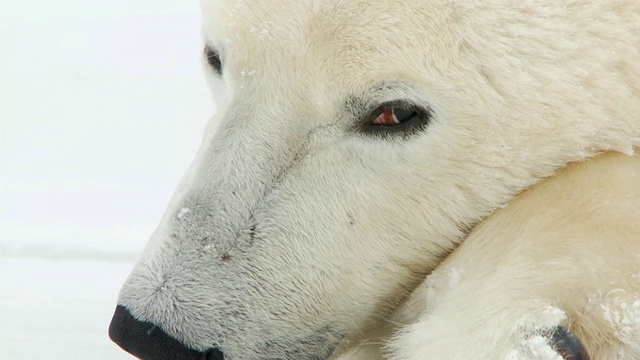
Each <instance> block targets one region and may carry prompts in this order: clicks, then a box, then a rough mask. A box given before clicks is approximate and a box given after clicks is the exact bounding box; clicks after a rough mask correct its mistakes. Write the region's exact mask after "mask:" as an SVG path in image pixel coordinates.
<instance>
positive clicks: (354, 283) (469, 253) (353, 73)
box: [119, 0, 640, 359]
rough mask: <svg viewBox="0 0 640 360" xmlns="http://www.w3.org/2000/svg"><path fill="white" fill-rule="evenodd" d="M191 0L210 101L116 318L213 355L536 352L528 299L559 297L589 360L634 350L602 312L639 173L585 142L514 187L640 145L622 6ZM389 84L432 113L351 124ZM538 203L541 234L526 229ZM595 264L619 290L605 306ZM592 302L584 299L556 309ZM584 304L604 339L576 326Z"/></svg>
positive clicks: (636, 70) (545, 304)
mask: <svg viewBox="0 0 640 360" xmlns="http://www.w3.org/2000/svg"><path fill="white" fill-rule="evenodd" d="M203 10H204V37H205V42H206V43H207V44H209V45H210V46H212V47H215V48H216V49H218V50H219V52H220V54H221V58H222V62H223V64H224V69H223V75H222V76H218V75H216V74H214V72H213V71H208V75H207V76H208V79H209V81H210V83H211V86H212V89H213V93H214V96H215V97H216V100H217V102H218V107H219V111H218V113H217V114H216V116H215V118H214V119H212V121H211V124H210V126H209V127H208V129H207V131H206V134H205V137H204V140H203V145H202V148H201V150H200V152H199V153H198V155H197V157H196V160H195V161H194V164H193V166H192V167H191V169H190V170H189V171H188V173H187V174H186V175H185V177H184V179H183V181H182V182H181V185H180V186H179V188H178V190H177V192H176V195H175V196H174V198H173V200H172V202H171V204H170V206H169V208H168V210H167V213H166V215H165V216H164V218H163V220H162V222H161V224H160V225H159V227H158V230H157V231H156V232H155V234H154V235H153V236H152V238H151V240H150V242H149V245H148V246H147V248H146V250H145V252H144V253H143V255H142V256H141V258H140V261H139V263H138V265H137V266H136V268H135V269H134V271H133V272H132V274H131V276H130V278H129V279H128V280H127V282H126V284H125V285H124V287H123V289H122V292H121V295H120V300H119V302H120V304H121V305H123V306H125V307H127V308H128V309H129V310H130V311H131V313H132V314H133V315H134V316H136V317H137V318H139V319H141V320H145V321H150V322H153V323H155V324H157V325H158V326H160V327H161V328H163V329H164V330H165V331H166V332H167V333H169V334H171V335H172V336H174V337H176V338H177V339H178V340H180V341H182V342H183V343H185V344H186V345H188V346H189V347H192V348H194V349H197V350H204V349H208V348H210V347H213V346H218V347H220V348H221V349H222V350H223V351H224V352H225V355H226V356H227V358H229V359H253V358H286V359H311V358H326V357H327V356H329V355H330V354H331V353H332V352H333V351H334V349H335V348H336V346H338V345H339V344H341V345H342V346H341V349H342V350H344V354H345V355H344V356H345V358H348V357H352V356H360V355H363V354H366V355H364V356H373V355H372V354H380V345H384V348H383V350H382V351H383V353H384V354H385V356H388V357H390V358H396V359H422V358H427V357H428V358H431V359H449V358H451V359H464V358H470V359H471V358H493V354H504V356H505V357H506V356H508V355H509V356H510V354H511V355H513V356H516V353H514V351H516V352H517V354H524V355H522V356H528V355H526V354H525V353H526V352H527V351H529V352H530V353H531V354H532V353H534V352H536V351H537V352H539V353H540V354H544V347H540V346H538V345H540V344H539V339H538V338H537V337H538V336H544V335H545V331H546V329H547V328H548V326H541V325H540V324H539V321H537V320H535V319H537V318H536V317H535V316H534V315H531V314H539V313H541V312H542V313H544V312H545V311H547V310H548V309H555V308H557V309H559V310H560V311H562V312H564V313H566V314H567V318H568V319H571V321H572V322H573V321H576V324H578V323H579V324H583V325H580V326H582V327H580V326H577V325H576V326H577V327H576V326H572V327H571V328H572V330H575V332H576V333H577V334H578V335H580V336H582V339H583V340H584V342H585V343H586V344H587V346H589V349H590V350H591V351H592V353H593V354H595V355H593V356H594V358H613V356H615V355H613V354H614V353H615V354H618V353H620V354H622V353H623V352H624V353H625V354H636V353H637V351H638V350H637V345H638V342H636V341H635V340H636V339H635V338H634V337H633V336H627V337H625V336H624V334H630V332H629V331H630V330H628V327H624V326H622V325H625V326H626V325H627V324H626V323H624V322H621V321H618V322H616V321H617V320H616V319H618V318H617V317H615V314H616V313H617V314H622V313H625V314H627V313H628V315H626V316H628V317H629V318H631V319H635V317H634V316H635V315H634V314H636V313H635V312H634V311H635V307H634V306H635V305H634V301H633V300H634V299H635V294H636V293H635V292H634V291H635V290H634V288H633V283H630V282H628V281H627V282H625V281H623V280H624V279H623V277H622V274H620V272H628V271H630V269H632V268H633V267H634V266H635V262H632V261H631V260H629V259H630V258H628V254H629V252H628V251H629V249H635V247H637V246H640V243H639V242H638V241H635V242H634V241H632V240H634V239H635V240H638V238H637V236H636V237H635V238H633V236H631V235H629V234H632V235H633V234H637V225H636V224H637V223H638V222H637V220H638V219H639V217H640V214H639V212H638V208H637V207H635V206H631V208H629V206H630V205H629V202H628V201H630V200H629V199H636V196H637V194H638V191H636V190H637V188H636V187H634V186H635V185H634V184H638V183H640V181H637V182H635V183H634V182H631V183H628V182H624V179H623V178H620V177H624V176H622V175H620V176H619V177H613V176H610V175H609V173H607V176H603V173H602V170H601V167H602V168H606V169H607V171H610V172H612V173H614V174H618V172H620V171H622V170H625V169H626V170H629V171H631V174H629V179H635V178H634V176H635V174H637V172H636V169H638V168H637V161H635V160H630V159H632V158H624V157H622V156H613V155H610V156H605V157H603V158H602V159H605V160H598V161H597V162H596V163H595V164H603V165H585V166H578V165H577V166H576V167H575V168H576V170H567V174H568V175H567V174H565V175H563V176H559V177H558V180H557V181H555V182H554V181H553V180H551V181H549V182H545V183H542V184H539V185H536V186H534V187H533V189H532V190H531V191H530V192H528V193H525V194H523V195H522V196H520V197H518V198H517V199H516V200H513V199H514V197H516V196H517V195H518V194H520V193H521V192H522V191H523V190H525V189H527V188H529V187H531V186H533V185H535V184H538V183H539V182H540V181H541V179H543V178H546V177H549V176H551V175H553V174H555V173H557V172H558V171H559V169H561V168H563V167H565V166H566V165H567V164H568V163H571V162H576V161H582V160H585V159H588V158H591V157H592V156H594V155H597V154H599V153H601V152H603V151H610V150H616V151H619V152H623V153H625V154H628V155H631V154H632V153H633V146H634V145H638V144H640V141H639V140H640V118H639V116H638V109H640V61H638V59H639V58H640V53H639V49H638V48H639V46H640V2H638V1H635V0H598V1H588V2H587V1H570V0H561V1H553V2H533V3H532V2H526V1H507V0H501V1H498V0H487V1H467V0H459V1H457V0H448V1H443V0H441V1H436V0H422V1H416V0H388V1H374V0H289V1H282V0H280V1H276V0H261V1H251V0H205V1H204V3H203ZM392 100H403V101H408V102H412V103H414V104H416V105H418V106H421V107H423V108H428V109H430V110H431V112H432V119H431V121H430V123H429V124H428V126H427V127H426V128H425V129H424V130H423V131H421V132H419V133H416V134H412V136H407V137H401V136H389V137H376V136H372V135H370V134H364V133H361V132H359V131H357V130H356V128H357V124H360V123H362V122H363V121H364V120H365V118H366V117H367V116H368V115H369V113H370V112H371V110H372V109H373V108H375V107H376V106H377V105H378V104H381V103H383V102H387V101H392ZM622 159H627V160H622ZM633 159H635V157H634V158H633ZM629 164H632V165H629ZM594 169H596V170H594ZM598 169H600V170H598ZM572 171H574V172H575V173H576V174H579V176H578V175H575V176H573V175H571V174H572ZM621 174H622V173H621ZM613 178H615V179H617V180H615V181H619V182H613V181H614V179H613ZM611 182H613V183H611ZM558 183H560V184H562V185H557V186H559V187H561V188H562V189H564V190H562V192H558V191H560V190H554V189H555V188H554V186H556V185H553V184H558ZM603 184H604V185H603ZM623 185H624V186H628V187H629V189H632V188H633V189H634V191H633V192H630V193H629V194H630V195H629V196H628V197H625V196H626V195H625V194H624V193H623V194H620V192H624V189H625V188H623V187H622V186H623ZM598 186H604V187H602V188H599V187H598ZM545 189H547V190H545ZM592 189H600V190H598V191H595V190H594V191H593V193H594V194H597V195H594V196H599V198H597V199H596V198H594V200H593V201H594V202H586V203H585V202H584V201H583V200H584V199H588V198H589V196H591V194H592V191H591V190H592ZM572 190H575V191H576V195H575V197H574V198H571V201H565V202H562V201H558V202H557V203H556V202H554V201H555V200H558V197H562V196H564V195H563V194H565V191H572ZM630 191H631V190H630ZM527 194H537V195H535V196H534V195H527ZM608 197H611V198H612V199H614V200H606V199H608ZM523 199H526V200H523ZM512 200H513V201H512ZM601 202H604V203H602V204H601ZM507 203H508V205H507V206H506V208H504V207H505V204H507ZM518 204H520V205H518ZM625 204H627V205H625ZM634 204H635V203H634ZM554 206H556V207H557V210H556V212H555V213H553V214H552V215H553V216H552V215H548V216H534V215H537V214H538V213H540V212H542V211H547V210H549V211H550V209H553V207H554ZM625 206H627V207H625ZM618 207H621V209H626V210H624V211H622V210H620V212H617V209H618ZM502 208H504V209H502ZM501 209H502V210H501ZM603 209H606V210H608V211H604V210H603ZM578 210H579V211H583V212H584V213H581V212H579V211H578ZM572 211H573V212H572ZM491 214H493V216H491V217H490V218H489V220H487V221H486V222H483V220H484V219H485V218H486V217H487V216H489V215H491ZM545 214H546V213H545ZM618 215H619V216H620V217H616V216H618ZM585 218H588V219H589V221H588V222H586V223H585V222H584V221H585V220H584V219H585ZM552 220H557V221H558V224H557V225H558V226H557V229H556V228H554V231H550V230H549V229H547V228H546V227H545V226H547V225H548V224H547V223H536V221H552ZM598 221H604V222H603V223H602V224H607V226H604V225H596V224H600V223H599V222H598ZM477 224H480V225H478V226H476V225H477ZM492 224H493V225H492ZM609 224H616V225H615V226H613V225H611V226H609ZM583 225H585V226H586V225H588V226H589V227H588V228H587V227H585V226H583ZM471 229H474V231H473V232H472V233H471V235H469V238H467V241H465V242H464V243H463V245H461V246H460V247H458V245H459V244H460V243H462V241H463V240H464V239H465V237H467V235H468V233H469V231H470V230H471ZM630 236H631V237H630ZM471 240H473V241H471ZM610 244H615V245H616V246H611V247H610V246H609V245H610ZM456 248H457V249H456ZM454 249H456V250H455V252H453V253H452V254H451V255H449V254H450V253H451V252H452V251H453V250H454ZM625 249H626V250H625ZM639 254H640V252H639ZM574 255H577V256H578V258H576V257H575V256H574ZM634 256H635V255H634ZM445 258H446V259H445ZM634 259H635V258H634ZM443 260H444V262H443ZM611 264H620V266H619V268H620V269H618V266H611ZM434 269H437V270H436V272H435V273H433V274H432V275H430V277H429V280H427V282H425V285H422V286H420V287H418V285H419V284H420V282H421V281H422V280H424V279H425V277H426V275H427V274H429V273H430V272H432V271H433V270H434ZM558 269H562V271H564V272H563V273H562V276H561V275H560V273H559V272H558ZM637 273H640V270H639V271H638V272H637ZM587 274H588V276H587ZM565 276H567V277H566V278H565ZM437 278H440V279H441V280H438V279H437ZM443 281H444V282H443ZM610 281H614V282H616V281H619V283H620V285H619V288H620V289H622V290H623V291H624V293H625V294H627V296H628V298H625V299H623V300H620V301H618V302H616V301H617V300H616V298H615V297H611V296H612V295H610V291H612V290H614V288H611V287H610V286H608V285H607V286H605V285H606V284H609V282H610ZM429 291H432V293H431V294H428V293H429ZM410 293H413V295H412V296H411V297H409V299H408V300H407V296H409V294H410ZM420 294H422V295H420ZM423 295H424V296H423ZM426 295H429V296H430V298H433V300H429V301H428V302H426V303H425V301H424V300H425V296H426ZM589 296H591V297H592V298H594V299H602V301H595V300H594V301H595V302H594V304H595V305H593V309H595V310H593V309H592V310H589V311H578V310H575V309H576V308H577V309H582V308H586V307H588V302H587V301H586V300H585V299H587V298H588V297H589ZM604 299H606V301H605V300H604ZM405 300H407V301H408V302H407V304H409V305H405V306H403V307H400V304H402V303H403V302H405ZM602 306H605V307H604V308H603V307H602ZM590 309H591V308H590ZM596 310H597V311H600V313H599V314H600V315H599V316H601V318H596V317H593V318H592V317H586V320H583V319H582V318H581V316H582V315H585V316H586V315H588V316H592V315H593V314H595V313H596V312H597V311H596ZM394 313H395V315H393V314H394ZM604 314H609V315H608V316H609V318H610V319H611V321H609V322H608V324H611V323H613V324H614V325H616V326H618V327H617V328H616V327H615V326H612V325H608V326H609V328H611V329H612V330H611V332H607V331H606V330H602V329H599V328H598V330H597V331H595V330H594V329H596V327H597V326H600V325H604V324H605V322H603V321H606V320H604V319H605V317H604V316H605V315H604ZM530 316H534V318H530ZM536 316H537V315H536ZM593 316H595V315H593ZM390 319H391V320H390ZM393 319H396V320H393ZM532 319H533V320H532ZM599 319H602V321H600V320H599ZM620 319H622V317H620ZM578 320H580V321H584V322H577V321H578ZM558 321H559V322H563V321H564V320H563V321H560V320H558ZM633 321H635V320H633ZM543 322H544V321H543ZM522 324H533V325H522ZM569 325H570V324H569ZM630 326H631V329H635V328H634V327H633V326H635V323H633V324H631V325H630ZM614 328H615V329H617V330H615V331H617V333H616V334H618V335H616V336H617V337H615V338H614V337H612V336H613V335H611V334H613V333H615V331H614ZM631 333H632V332H631ZM366 338H370V339H373V340H366ZM363 339H365V340H363ZM616 339H618V340H619V341H618V343H615V344H613V342H615V341H617V340H616ZM614 340H615V341H614ZM522 341H524V343H523V342H522ZM361 344H365V345H361ZM523 344H525V345H526V346H524V345H523ZM527 344H528V345H527ZM621 344H622V345H621ZM352 345H354V346H355V347H353V348H352V349H351V350H349V348H350V346H352ZM529 345H531V346H529ZM534 345H535V346H534ZM342 350H341V351H342ZM531 356H533V355H531ZM535 356H537V355H535ZM540 356H545V355H540ZM625 356H631V355H625ZM364 358H368V357H364ZM621 358H624V356H622V357H621Z"/></svg>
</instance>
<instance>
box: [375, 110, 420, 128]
mask: <svg viewBox="0 0 640 360" xmlns="http://www.w3.org/2000/svg"><path fill="white" fill-rule="evenodd" d="M417 115H418V112H417V111H415V110H413V109H408V108H401V107H392V108H390V109H386V110H384V111H383V112H381V113H380V115H378V117H376V118H375V119H373V122H372V123H371V124H372V125H378V126H396V125H400V124H403V123H406V122H407V121H410V120H411V119H413V118H414V117H415V116H417Z"/></svg>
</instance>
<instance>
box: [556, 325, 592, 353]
mask: <svg viewBox="0 0 640 360" xmlns="http://www.w3.org/2000/svg"><path fill="white" fill-rule="evenodd" d="M549 343H550V345H551V346H552V347H553V348H554V349H555V350H556V351H557V352H558V354H560V355H561V356H562V358H563V359H564V360H590V359H591V358H590V357H589V354H587V350H586V349H585V348H584V345H582V342H580V339H578V337H577V336H576V335H575V334H574V333H572V332H571V331H569V330H568V329H565V328H564V327H562V326H558V327H557V328H556V329H555V330H554V332H553V335H552V336H551V339H550V340H549Z"/></svg>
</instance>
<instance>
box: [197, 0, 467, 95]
mask: <svg viewBox="0 0 640 360" xmlns="http://www.w3.org/2000/svg"><path fill="white" fill-rule="evenodd" d="M445 3H447V4H445ZM203 10H204V18H203V24H204V37H205V41H207V42H209V43H210V44H211V45H213V46H216V47H219V49H220V50H221V52H223V53H224V54H225V56H226V57H227V59H228V60H229V62H228V65H230V66H233V67H235V68H236V69H235V71H236V72H238V73H243V74H244V73H247V74H254V73H255V72H256V71H257V72H258V73H259V72H260V69H261V68H269V69H271V70H270V72H271V73H276V72H278V71H286V72H288V73H290V74H293V73H299V74H304V76H305V77H307V78H309V79H310V78H311V77H312V73H313V71H314V70H313V69H319V70H318V71H319V72H318V77H319V78H322V79H340V78H358V79H361V80H362V82H366V83H368V82H369V81H367V80H365V79H368V78H369V77H371V81H370V82H373V81H374V80H376V79H379V78H380V77H381V76H384V74H385V73H387V72H388V73H394V74H395V75H394V76H390V77H408V76H410V75H408V74H404V72H405V71H406V70H407V69H416V68H418V67H422V66H423V65H424V64H429V67H432V68H433V69H439V68H444V67H446V66H448V65H447V64H452V63H455V64H462V62H463V61H462V60H460V59H456V60H455V61H452V60H451V58H452V57H457V56H458V55H459V52H460V51H459V50H460V49H463V48H464V46H462V45H461V41H462V40H461V39H462V36H461V32H460V31H461V28H460V23H459V17H458V16H457V15H456V10H455V8H454V6H453V5H452V2H451V1H448V2H444V1H434V0H425V1H415V0H385V1H380V0H260V1H256V0H204V2H203ZM283 67H286V68H287V69H286V70H284V69H282V68H283ZM296 68H297V69H296ZM280 69H282V70H280ZM414 75H415V74H414ZM413 77H414V78H416V76H413ZM419 78H425V77H424V76H420V77H419Z"/></svg>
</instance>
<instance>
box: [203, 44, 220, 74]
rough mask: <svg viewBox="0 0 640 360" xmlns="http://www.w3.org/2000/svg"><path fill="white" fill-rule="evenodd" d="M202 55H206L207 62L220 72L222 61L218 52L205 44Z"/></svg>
mask: <svg viewBox="0 0 640 360" xmlns="http://www.w3.org/2000/svg"><path fill="white" fill-rule="evenodd" d="M204 56H206V57H207V63H209V66H211V67H212V68H213V70H215V72H217V73H218V74H222V61H221V60H220V54H219V53H218V52H217V51H215V50H214V49H213V48H211V47H210V46H205V48H204Z"/></svg>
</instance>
